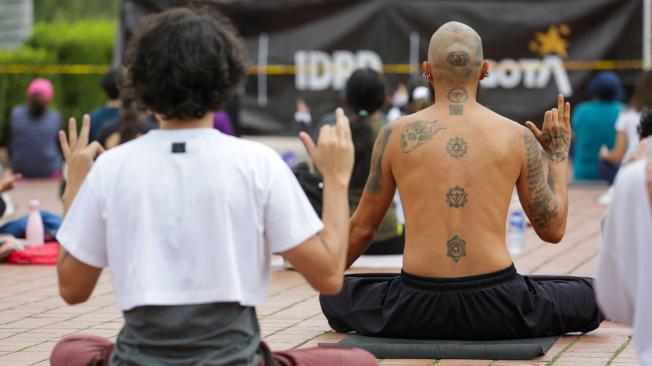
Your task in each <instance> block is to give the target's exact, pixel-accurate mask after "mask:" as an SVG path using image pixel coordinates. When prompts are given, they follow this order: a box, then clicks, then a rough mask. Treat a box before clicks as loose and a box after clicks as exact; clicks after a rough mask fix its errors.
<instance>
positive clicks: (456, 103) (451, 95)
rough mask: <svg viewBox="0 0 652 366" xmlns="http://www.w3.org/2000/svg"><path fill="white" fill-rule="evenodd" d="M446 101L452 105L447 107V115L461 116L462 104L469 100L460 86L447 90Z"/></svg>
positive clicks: (467, 94)
mask: <svg viewBox="0 0 652 366" xmlns="http://www.w3.org/2000/svg"><path fill="white" fill-rule="evenodd" d="M446 99H448V101H449V102H451V103H452V104H449V105H448V114H449V115H451V116H461V115H463V114H464V105H463V104H462V103H464V102H466V101H467V100H468V99H469V93H468V92H467V91H466V89H465V88H464V87H462V86H454V87H452V88H450V89H449V90H448V94H446Z"/></svg>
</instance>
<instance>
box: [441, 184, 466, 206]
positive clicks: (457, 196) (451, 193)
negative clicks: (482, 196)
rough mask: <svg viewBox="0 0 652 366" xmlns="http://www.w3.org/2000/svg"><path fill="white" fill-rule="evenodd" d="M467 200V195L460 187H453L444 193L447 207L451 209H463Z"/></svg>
mask: <svg viewBox="0 0 652 366" xmlns="http://www.w3.org/2000/svg"><path fill="white" fill-rule="evenodd" d="M468 198H469V194H468V193H466V191H465V190H464V188H462V187H460V186H455V187H453V188H451V189H449V190H448V193H446V202H448V207H451V208H462V207H464V205H465V204H466V203H467V202H468V200H469V199H468Z"/></svg>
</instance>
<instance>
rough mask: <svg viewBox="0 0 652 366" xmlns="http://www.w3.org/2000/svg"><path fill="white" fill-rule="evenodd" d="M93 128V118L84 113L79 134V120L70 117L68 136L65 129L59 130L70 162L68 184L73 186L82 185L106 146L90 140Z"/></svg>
mask: <svg viewBox="0 0 652 366" xmlns="http://www.w3.org/2000/svg"><path fill="white" fill-rule="evenodd" d="M90 129H91V118H90V116H89V115H88V114H85V115H84V119H83V120H82V128H81V131H80V132H79V136H78V135H77V121H76V120H75V118H70V120H69V121H68V138H66V134H65V133H64V132H63V131H59V143H60V144H61V151H62V152H63V157H64V159H65V160H66V163H67V164H68V177H67V181H68V185H70V186H72V187H77V188H79V186H81V183H82V182H83V181H84V178H86V174H88V172H89V171H90V170H91V167H92V166H93V161H94V160H95V158H96V157H97V156H98V155H99V154H101V153H103V152H104V148H102V145H100V144H99V143H98V142H97V141H93V142H91V143H89V142H88V135H89V133H90Z"/></svg>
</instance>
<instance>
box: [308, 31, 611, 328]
mask: <svg viewBox="0 0 652 366" xmlns="http://www.w3.org/2000/svg"><path fill="white" fill-rule="evenodd" d="M423 68H424V70H425V75H426V76H427V78H428V80H429V81H430V83H431V84H432V86H433V87H434V89H435V96H436V100H435V103H434V105H432V106H431V107H429V108H427V109H424V110H422V111H420V112H417V113H415V114H412V115H408V116H405V117H402V118H400V119H399V120H397V121H395V122H393V123H391V124H388V125H386V126H385V127H384V128H383V130H382V131H381V132H380V133H379V135H378V139H377V141H376V144H375V147H374V152H373V156H372V164H371V171H370V173H369V178H368V181H367V186H366V188H365V192H364V194H363V196H362V199H361V201H360V205H359V206H358V208H357V210H356V211H355V213H354V214H353V216H352V217H351V220H350V236H349V249H348V262H347V263H348V265H351V263H353V261H354V260H355V259H357V258H358V257H359V256H360V255H361V254H362V253H363V252H364V250H365V248H366V247H367V246H368V245H369V243H370V241H371V239H372V238H373V235H374V232H375V230H376V228H377V227H378V225H379V223H380V222H381V220H382V218H383V216H384V214H385V212H386V210H387V208H388V207H389V205H390V203H391V202H392V197H393V196H394V192H395V190H396V189H397V188H398V190H399V192H400V195H401V201H402V203H403V208H404V210H405V219H406V242H405V253H404V257H403V270H402V271H401V274H400V275H399V274H397V275H394V274H356V275H350V276H347V277H346V279H345V282H344V287H343V290H342V291H341V292H340V294H338V295H336V296H322V297H321V298H320V302H321V306H322V310H323V312H324V314H325V315H326V317H327V318H328V321H329V323H330V325H331V327H332V328H333V329H334V330H336V331H340V332H349V331H356V332H358V333H359V334H364V335H371V336H382V337H403V338H430V339H468V340H474V339H509V338H525V337H541V336H550V335H558V334H564V333H568V332H589V331H591V330H593V329H595V328H597V327H598V326H599V324H600V322H601V321H602V319H603V318H602V315H601V313H600V310H599V309H598V306H597V303H596V298H595V294H594V290H593V281H592V280H591V279H588V278H577V277H560V276H521V275H519V274H518V273H517V272H516V269H515V267H514V265H513V264H512V258H511V256H510V254H509V252H508V250H507V247H506V244H505V227H506V225H505V222H506V217H507V213H508V208H509V204H510V200H511V196H512V192H513V190H514V186H516V189H517V191H518V196H519V199H520V201H521V204H522V206H523V208H524V210H525V213H526V214H527V216H528V217H529V219H530V221H531V222H532V225H533V227H534V230H535V231H536V233H537V235H539V237H540V238H541V239H543V240H545V241H547V242H550V243H558V242H559V241H561V239H562V237H563V236H564V232H565V229H566V218H567V215H568V191H567V181H568V175H569V167H568V161H567V160H568V149H569V145H570V104H569V103H565V102H564V98H563V96H561V95H560V96H559V97H558V100H557V107H556V108H553V109H551V110H549V111H548V112H546V113H545V116H544V122H543V128H542V129H541V130H539V129H538V128H537V127H536V126H535V125H534V124H533V123H532V122H527V123H526V126H527V127H523V126H522V125H520V124H518V123H516V122H514V121H511V120H509V119H507V118H505V117H503V116H500V115H498V114H496V113H495V112H493V111H491V110H489V109H487V108H485V107H484V106H482V105H480V104H479V103H478V102H477V101H476V92H477V88H478V82H479V81H480V80H482V79H483V78H484V77H485V76H486V74H487V71H488V63H487V62H486V61H483V54H482V41H481V39H480V37H479V36H478V34H477V33H476V32H475V31H474V30H473V29H471V28H470V27H468V26H466V25H464V24H462V23H457V22H450V23H446V24H444V25H443V26H442V27H441V28H439V29H438V30H437V31H436V32H435V33H434V34H433V36H432V38H431V40H430V47H429V51H428V61H426V62H424V63H423Z"/></svg>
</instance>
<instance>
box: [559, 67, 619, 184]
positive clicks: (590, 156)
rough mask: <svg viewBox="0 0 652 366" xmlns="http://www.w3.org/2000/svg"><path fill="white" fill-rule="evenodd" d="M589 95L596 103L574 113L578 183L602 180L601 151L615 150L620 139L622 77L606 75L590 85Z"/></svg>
mask: <svg viewBox="0 0 652 366" xmlns="http://www.w3.org/2000/svg"><path fill="white" fill-rule="evenodd" d="M589 93H590V94H591V96H592V97H593V100H591V101H588V102H584V103H580V104H578V105H577V107H576V108H575V112H574V113H573V119H572V121H573V133H574V136H575V156H574V158H573V172H574V173H573V175H574V179H575V180H599V179H601V178H600V175H599V174H598V166H599V164H600V158H599V154H600V147H601V146H602V145H606V146H607V147H608V148H609V149H611V148H612V147H613V143H614V140H615V138H616V129H615V124H616V119H618V115H619V114H620V111H621V110H622V109H623V107H624V104H623V103H622V102H620V100H622V98H623V94H624V93H623V87H622V85H621V83H620V80H619V79H618V76H617V75H616V74H615V73H613V72H611V71H602V72H600V73H598V74H597V75H596V76H595V77H594V78H593V79H591V81H589Z"/></svg>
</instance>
